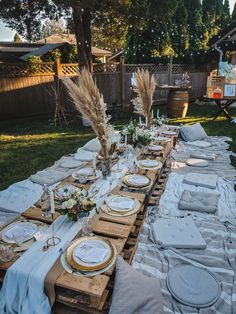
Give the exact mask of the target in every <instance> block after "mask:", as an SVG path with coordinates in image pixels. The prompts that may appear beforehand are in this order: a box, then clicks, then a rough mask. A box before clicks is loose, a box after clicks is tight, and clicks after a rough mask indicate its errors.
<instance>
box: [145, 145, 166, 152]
mask: <svg viewBox="0 0 236 314" xmlns="http://www.w3.org/2000/svg"><path fill="white" fill-rule="evenodd" d="M148 149H149V150H152V151H154V152H159V151H161V150H163V149H164V147H163V146H161V145H152V146H149V147H148Z"/></svg>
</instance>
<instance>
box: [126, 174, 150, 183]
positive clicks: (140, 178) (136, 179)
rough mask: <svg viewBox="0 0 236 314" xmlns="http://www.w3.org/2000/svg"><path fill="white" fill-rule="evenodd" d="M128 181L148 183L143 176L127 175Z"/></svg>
mask: <svg viewBox="0 0 236 314" xmlns="http://www.w3.org/2000/svg"><path fill="white" fill-rule="evenodd" d="M128 182H129V183H133V184H147V183H148V179H147V178H145V177H137V176H135V177H129V178H128Z"/></svg>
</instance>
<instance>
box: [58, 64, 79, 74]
mask: <svg viewBox="0 0 236 314" xmlns="http://www.w3.org/2000/svg"><path fill="white" fill-rule="evenodd" d="M78 72H79V64H78V63H62V64H61V74H62V75H63V76H75V75H77V74H78Z"/></svg>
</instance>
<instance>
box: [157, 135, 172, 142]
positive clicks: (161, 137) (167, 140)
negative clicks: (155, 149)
mask: <svg viewBox="0 0 236 314" xmlns="http://www.w3.org/2000/svg"><path fill="white" fill-rule="evenodd" d="M156 140H157V141H159V142H169V141H171V139H170V138H169V137H165V136H158V137H157V139H156Z"/></svg>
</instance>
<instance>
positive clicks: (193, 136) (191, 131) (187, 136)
mask: <svg viewBox="0 0 236 314" xmlns="http://www.w3.org/2000/svg"><path fill="white" fill-rule="evenodd" d="M180 134H181V136H182V138H183V140H184V141H186V142H188V141H190V142H192V141H196V140H202V139H205V138H206V137H207V134H206V132H205V131H204V129H203V127H202V126H201V124H200V123H199V122H198V123H195V124H193V125H189V126H182V127H181V128H180Z"/></svg>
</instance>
